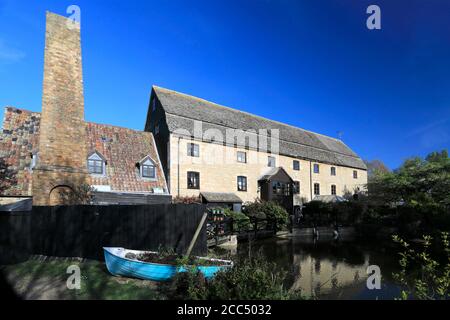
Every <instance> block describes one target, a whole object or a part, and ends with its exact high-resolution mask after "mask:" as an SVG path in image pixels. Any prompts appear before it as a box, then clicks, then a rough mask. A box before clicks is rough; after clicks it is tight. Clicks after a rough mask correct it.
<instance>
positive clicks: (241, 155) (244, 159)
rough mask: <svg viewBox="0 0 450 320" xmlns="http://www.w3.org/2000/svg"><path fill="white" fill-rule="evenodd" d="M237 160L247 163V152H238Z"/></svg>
mask: <svg viewBox="0 0 450 320" xmlns="http://www.w3.org/2000/svg"><path fill="white" fill-rule="evenodd" d="M237 162H241V163H247V153H246V152H244V151H238V152H237Z"/></svg>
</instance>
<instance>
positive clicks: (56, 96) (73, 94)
mask: <svg viewBox="0 0 450 320" xmlns="http://www.w3.org/2000/svg"><path fill="white" fill-rule="evenodd" d="M44 60H45V61H44V81H43V95H42V115H41V125H40V137H39V150H38V158H37V165H36V167H35V169H34V172H33V204H34V205H55V204H60V203H61V195H60V194H61V191H63V192H70V191H71V190H73V189H74V187H75V186H77V185H79V184H81V183H86V182H87V181H88V174H87V169H86V157H87V151H86V127H85V126H86V124H85V122H84V96H83V73H82V64H81V39H80V25H79V23H76V22H73V21H71V20H69V19H67V18H65V17H63V16H59V15H56V14H54V13H51V12H47V15H46V35H45V57H44Z"/></svg>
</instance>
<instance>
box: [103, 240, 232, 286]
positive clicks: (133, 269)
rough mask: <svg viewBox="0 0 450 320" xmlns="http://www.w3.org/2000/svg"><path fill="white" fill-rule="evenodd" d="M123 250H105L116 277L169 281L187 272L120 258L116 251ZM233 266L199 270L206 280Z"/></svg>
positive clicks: (201, 267)
mask: <svg viewBox="0 0 450 320" xmlns="http://www.w3.org/2000/svg"><path fill="white" fill-rule="evenodd" d="M112 249H116V250H117V249H119V250H125V249H122V248H104V250H103V251H104V254H105V262H106V267H107V268H108V271H109V272H110V273H111V274H113V275H115V276H124V277H132V278H138V279H144V280H153V281H167V280H170V279H171V278H172V277H173V276H174V275H175V274H176V273H177V272H186V268H184V267H178V266H174V265H167V264H158V263H149V262H142V261H136V260H131V259H127V258H123V257H120V256H119V255H118V254H115V252H114V250H112ZM229 267H231V265H224V266H198V267H197V269H198V270H199V271H200V272H201V273H203V275H204V276H205V278H207V279H209V278H212V277H213V276H214V275H215V274H216V273H217V272H218V271H219V270H221V269H224V268H229Z"/></svg>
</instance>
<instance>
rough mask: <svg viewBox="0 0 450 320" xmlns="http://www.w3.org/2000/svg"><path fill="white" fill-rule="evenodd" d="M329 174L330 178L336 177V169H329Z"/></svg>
mask: <svg viewBox="0 0 450 320" xmlns="http://www.w3.org/2000/svg"><path fill="white" fill-rule="evenodd" d="M330 174H331V175H332V176H335V175H336V167H331V169H330Z"/></svg>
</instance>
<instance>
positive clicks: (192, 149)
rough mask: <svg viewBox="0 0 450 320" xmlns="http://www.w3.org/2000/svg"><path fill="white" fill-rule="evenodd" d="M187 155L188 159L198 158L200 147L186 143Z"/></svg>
mask: <svg viewBox="0 0 450 320" xmlns="http://www.w3.org/2000/svg"><path fill="white" fill-rule="evenodd" d="M187 155H188V156H190V157H200V146H199V145H198V144H195V143H188V144H187Z"/></svg>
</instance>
